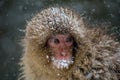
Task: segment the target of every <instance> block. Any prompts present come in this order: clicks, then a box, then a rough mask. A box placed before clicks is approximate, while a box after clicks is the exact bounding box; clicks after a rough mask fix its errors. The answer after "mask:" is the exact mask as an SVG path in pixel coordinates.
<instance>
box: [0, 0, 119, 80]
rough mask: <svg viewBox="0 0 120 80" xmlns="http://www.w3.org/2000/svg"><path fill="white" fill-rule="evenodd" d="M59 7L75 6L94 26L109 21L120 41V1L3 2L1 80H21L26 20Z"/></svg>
mask: <svg viewBox="0 0 120 80" xmlns="http://www.w3.org/2000/svg"><path fill="white" fill-rule="evenodd" d="M55 5H59V6H68V7H71V8H73V9H74V10H76V11H78V12H80V13H81V15H85V16H87V19H88V20H89V21H91V22H92V23H94V24H97V23H104V22H109V23H110V24H111V27H109V32H110V33H111V34H114V35H116V36H117V39H118V40H119V41H120V0H0V80H17V77H18V74H19V73H20V71H19V68H20V67H19V65H18V62H19V61H20V57H21V56H22V47H21V46H20V44H19V43H20V40H21V39H22V37H23V36H24V29H25V25H26V21H29V20H30V19H31V18H32V16H33V15H34V14H35V13H37V12H38V11H41V10H42V9H44V8H46V7H50V6H55Z"/></svg>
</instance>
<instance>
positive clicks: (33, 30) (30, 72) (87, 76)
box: [19, 7, 120, 80]
mask: <svg viewBox="0 0 120 80" xmlns="http://www.w3.org/2000/svg"><path fill="white" fill-rule="evenodd" d="M61 17H62V18H61ZM87 26H88V25H86V23H85V22H84V20H83V18H82V17H81V16H79V15H78V14H77V13H75V12H73V11H72V10H71V9H68V8H60V7H59V8H58V7H57V8H53V7H52V8H48V9H45V10H43V11H41V12H40V13H38V14H37V15H35V16H34V17H33V19H32V20H31V21H30V22H28V24H27V27H26V35H25V38H24V40H23V42H24V45H25V46H24V54H23V57H22V59H21V66H22V67H21V69H22V71H23V72H22V76H21V77H20V78H19V79H23V80H119V79H120V78H119V77H118V76H119V75H118V73H117V72H115V70H118V69H120V61H119V60H120V58H119V57H120V44H119V42H115V41H114V40H113V39H112V38H111V37H109V36H107V35H106V34H104V32H103V31H101V30H100V29H95V28H88V27H87ZM58 33H60V34H66V33H68V34H70V35H72V36H73V37H74V39H75V41H76V42H75V44H74V56H75V61H74V64H73V65H71V66H70V67H69V69H62V70H61V69H57V68H55V67H53V65H52V64H51V61H50V59H49V56H50V55H51V54H50V52H49V51H50V50H49V49H48V48H47V46H46V42H47V40H48V38H49V37H50V36H51V35H52V34H58ZM46 56H48V57H47V58H46Z"/></svg>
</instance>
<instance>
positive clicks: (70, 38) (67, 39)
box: [65, 37, 73, 42]
mask: <svg viewBox="0 0 120 80" xmlns="http://www.w3.org/2000/svg"><path fill="white" fill-rule="evenodd" d="M65 41H66V42H72V41H73V38H72V37H68V38H66V40H65Z"/></svg>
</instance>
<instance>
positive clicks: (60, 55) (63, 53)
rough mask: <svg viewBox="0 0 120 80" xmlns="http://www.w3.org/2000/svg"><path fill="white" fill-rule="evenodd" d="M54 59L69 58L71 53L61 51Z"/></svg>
mask: <svg viewBox="0 0 120 80" xmlns="http://www.w3.org/2000/svg"><path fill="white" fill-rule="evenodd" d="M56 59H58V60H70V59H71V55H69V53H65V52H61V53H60V54H59V55H57V56H56Z"/></svg>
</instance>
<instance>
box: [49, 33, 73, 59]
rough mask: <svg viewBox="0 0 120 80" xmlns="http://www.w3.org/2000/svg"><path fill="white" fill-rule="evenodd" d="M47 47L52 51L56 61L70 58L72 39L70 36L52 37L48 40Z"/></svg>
mask: <svg viewBox="0 0 120 80" xmlns="http://www.w3.org/2000/svg"><path fill="white" fill-rule="evenodd" d="M48 46H49V48H50V49H51V50H52V56H53V57H55V58H56V59H57V60H69V59H71V58H72V46H73V38H72V37H71V36H70V35H63V34H57V35H54V36H52V37H50V39H49V40H48Z"/></svg>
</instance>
